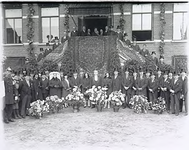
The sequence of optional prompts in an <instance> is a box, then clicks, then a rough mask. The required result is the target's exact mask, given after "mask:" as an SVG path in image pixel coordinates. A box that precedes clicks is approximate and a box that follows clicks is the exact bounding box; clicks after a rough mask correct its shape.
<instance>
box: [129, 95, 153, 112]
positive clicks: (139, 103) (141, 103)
mask: <svg viewBox="0 0 189 150" xmlns="http://www.w3.org/2000/svg"><path fill="white" fill-rule="evenodd" d="M129 104H130V105H131V108H132V109H134V112H136V113H137V114H139V113H142V112H144V113H147V111H148V109H149V103H148V100H147V97H145V96H144V95H134V96H133V97H132V98H131V100H130V102H129Z"/></svg>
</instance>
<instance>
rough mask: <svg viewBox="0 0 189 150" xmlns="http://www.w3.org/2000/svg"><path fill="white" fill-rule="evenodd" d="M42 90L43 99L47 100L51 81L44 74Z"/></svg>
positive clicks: (41, 83)
mask: <svg viewBox="0 0 189 150" xmlns="http://www.w3.org/2000/svg"><path fill="white" fill-rule="evenodd" d="M40 88H41V93H42V99H43V100H45V99H46V98H47V96H48V95H49V80H48V79H47V78H46V76H45V75H44V74H43V75H42V78H41V80H40Z"/></svg>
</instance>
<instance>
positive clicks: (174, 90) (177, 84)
mask: <svg viewBox="0 0 189 150" xmlns="http://www.w3.org/2000/svg"><path fill="white" fill-rule="evenodd" d="M181 90H182V81H181V80H179V73H177V72H175V73H174V80H172V83H171V84H170V93H171V95H170V96H171V112H172V114H175V113H176V116H178V115H179V109H180V108H179V100H180V96H181Z"/></svg>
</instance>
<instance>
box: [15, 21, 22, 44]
mask: <svg viewBox="0 0 189 150" xmlns="http://www.w3.org/2000/svg"><path fill="white" fill-rule="evenodd" d="M15 43H22V19H15Z"/></svg>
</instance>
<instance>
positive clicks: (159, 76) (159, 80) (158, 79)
mask: <svg viewBox="0 0 189 150" xmlns="http://www.w3.org/2000/svg"><path fill="white" fill-rule="evenodd" d="M156 78H157V81H158V91H157V97H160V93H161V88H160V83H161V80H162V79H163V76H162V72H161V70H160V68H157V77H156Z"/></svg>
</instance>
